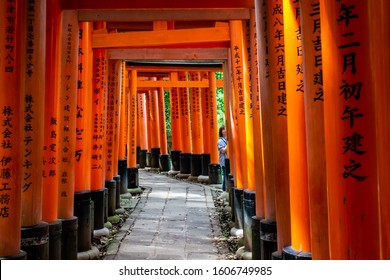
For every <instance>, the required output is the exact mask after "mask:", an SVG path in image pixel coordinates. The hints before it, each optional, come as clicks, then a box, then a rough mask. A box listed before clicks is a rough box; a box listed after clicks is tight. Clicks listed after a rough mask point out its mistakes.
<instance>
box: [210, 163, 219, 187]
mask: <svg viewBox="0 0 390 280" xmlns="http://www.w3.org/2000/svg"><path fill="white" fill-rule="evenodd" d="M209 180H210V184H222V176H221V166H220V165H219V164H209Z"/></svg>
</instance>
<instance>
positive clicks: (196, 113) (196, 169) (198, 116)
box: [190, 72, 203, 179]
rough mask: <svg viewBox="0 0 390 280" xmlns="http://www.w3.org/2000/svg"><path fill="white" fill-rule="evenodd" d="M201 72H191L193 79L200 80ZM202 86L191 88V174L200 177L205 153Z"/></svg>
mask: <svg viewBox="0 0 390 280" xmlns="http://www.w3.org/2000/svg"><path fill="white" fill-rule="evenodd" d="M199 76H200V73H199V72H190V79H191V81H199V80H200V77H199ZM201 98H202V97H201V93H200V88H190V112H191V139H192V155H191V176H192V177H196V179H197V178H198V176H199V175H201V174H202V154H203V125H202V111H201Z"/></svg>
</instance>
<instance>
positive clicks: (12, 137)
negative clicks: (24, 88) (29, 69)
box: [0, 0, 26, 259]
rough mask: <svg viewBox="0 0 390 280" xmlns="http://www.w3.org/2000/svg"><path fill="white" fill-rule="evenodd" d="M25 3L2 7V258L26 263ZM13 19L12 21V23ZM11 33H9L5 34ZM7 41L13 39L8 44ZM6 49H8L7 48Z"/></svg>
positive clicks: (0, 203) (6, 4)
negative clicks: (23, 198) (22, 128)
mask: <svg viewBox="0 0 390 280" xmlns="http://www.w3.org/2000/svg"><path fill="white" fill-rule="evenodd" d="M23 2H24V1H22V0H18V1H13V2H7V1H2V2H1V4H0V30H1V31H0V42H1V44H0V108H1V111H0V113H1V115H0V121H1V123H2V124H3V126H2V127H1V134H0V142H1V146H0V159H1V174H2V175H1V176H0V258H1V259H25V258H26V253H25V252H23V251H21V250H20V241H21V238H20V229H21V191H22V189H21V185H20V181H21V180H22V172H21V171H22V161H21V155H22V153H21V151H22V150H21V147H22V146H24V145H23V144H24V142H22V135H21V131H20V129H19V128H20V123H23V122H22V120H21V118H20V114H21V112H22V110H24V107H25V106H23V107H21V106H22V102H21V101H22V99H21V98H22V96H23V97H24V95H23V94H22V92H21V73H22V71H24V67H22V64H21V63H22V60H21V57H22V52H25V49H23V48H22V40H21V39H22V36H21V33H22V32H21V31H22V28H23V26H22V15H23V12H24V11H25V5H23ZM9 18H11V19H13V20H11V21H9V20H8V19H9ZM7 29H8V30H10V32H6V30H7ZM7 37H11V38H13V40H12V41H7ZM7 46H9V47H8V48H7ZM22 69H23V70H22Z"/></svg>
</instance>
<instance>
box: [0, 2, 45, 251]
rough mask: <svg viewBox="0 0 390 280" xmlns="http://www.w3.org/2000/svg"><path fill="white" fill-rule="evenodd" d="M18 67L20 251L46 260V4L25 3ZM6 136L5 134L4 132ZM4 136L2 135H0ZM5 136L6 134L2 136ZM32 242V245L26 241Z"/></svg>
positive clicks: (23, 4)
mask: <svg viewBox="0 0 390 280" xmlns="http://www.w3.org/2000/svg"><path fill="white" fill-rule="evenodd" d="M21 9H23V11H24V12H23V17H24V18H23V31H22V32H21V33H22V36H23V42H22V67H21V71H20V74H21V98H22V100H21V106H22V108H21V110H22V115H21V117H22V121H21V122H20V123H19V124H18V126H19V127H20V128H21V129H22V139H21V142H22V145H21V151H22V163H21V164H22V169H21V170H20V172H21V176H22V180H21V184H22V240H21V245H22V250H25V251H26V252H27V258H28V259H48V257H49V246H48V242H47V240H48V237H49V236H48V234H49V228H48V224H47V223H44V222H41V220H42V179H43V177H42V171H43V165H42V159H43V136H44V112H45V109H44V108H45V107H44V106H45V95H44V94H43V93H44V92H45V54H46V53H45V49H46V41H45V39H46V33H45V32H46V20H42V18H45V17H46V1H37V0H35V1H32V0H26V1H23V2H21ZM8 134H9V133H8ZM3 135H4V134H3ZM5 135H7V133H6V134H5ZM31 239H33V240H34V241H35V242H30V240H31Z"/></svg>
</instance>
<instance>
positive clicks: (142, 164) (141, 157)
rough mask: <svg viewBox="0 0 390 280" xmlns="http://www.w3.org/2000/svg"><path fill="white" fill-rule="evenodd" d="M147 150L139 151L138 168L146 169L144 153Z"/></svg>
mask: <svg viewBox="0 0 390 280" xmlns="http://www.w3.org/2000/svg"><path fill="white" fill-rule="evenodd" d="M147 152H148V151H147V150H140V151H139V168H145V167H146V153H147Z"/></svg>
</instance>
